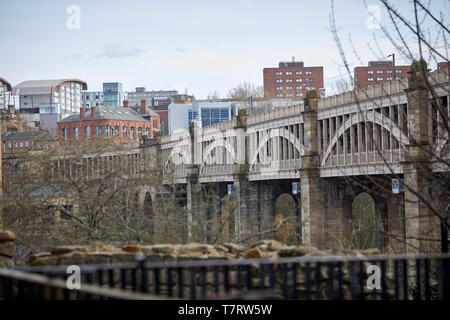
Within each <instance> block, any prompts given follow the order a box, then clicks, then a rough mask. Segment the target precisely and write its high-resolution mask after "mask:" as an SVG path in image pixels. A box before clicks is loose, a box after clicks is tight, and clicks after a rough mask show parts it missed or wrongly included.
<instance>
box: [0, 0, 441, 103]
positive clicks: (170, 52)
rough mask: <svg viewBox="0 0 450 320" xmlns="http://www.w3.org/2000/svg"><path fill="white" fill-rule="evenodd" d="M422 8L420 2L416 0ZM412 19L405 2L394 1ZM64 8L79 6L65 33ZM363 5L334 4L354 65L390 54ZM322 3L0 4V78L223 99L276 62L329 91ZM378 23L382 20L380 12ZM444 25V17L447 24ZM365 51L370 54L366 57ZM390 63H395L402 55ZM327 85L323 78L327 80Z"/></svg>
mask: <svg viewBox="0 0 450 320" xmlns="http://www.w3.org/2000/svg"><path fill="white" fill-rule="evenodd" d="M423 2H424V3H427V2H428V1H425V0H423ZM394 3H395V4H396V6H397V8H398V9H399V10H401V11H403V12H406V13H410V12H411V9H410V8H411V4H410V1H409V0H400V1H394ZM70 5H76V6H78V7H79V8H80V28H79V29H77V28H72V29H70V28H68V27H67V22H68V19H70V21H69V22H71V23H72V24H71V26H72V27H73V26H74V24H73V21H75V20H73V19H71V18H73V13H67V9H68V7H69V6H70ZM366 5H367V6H371V5H379V6H380V8H381V5H380V3H379V1H376V0H367V1H366V3H365V2H364V1H361V0H351V1H350V0H338V1H336V3H335V11H336V21H337V25H338V26H340V35H341V36H342V38H343V39H342V40H343V41H344V43H345V46H346V49H347V50H348V53H349V59H350V62H351V63H352V64H353V66H356V65H359V62H358V60H357V59H356V58H354V55H353V54H351V49H350V46H349V44H348V34H349V33H350V34H351V36H352V40H353V44H354V46H355V48H356V50H357V51H358V54H359V56H360V58H361V60H362V61H363V62H364V63H365V64H367V62H368V61H369V60H377V58H380V57H381V54H379V53H378V52H379V51H378V49H377V48H376V45H375V42H374V40H373V35H375V36H376V37H377V39H378V41H379V46H380V49H381V50H382V51H383V53H386V54H390V53H392V52H393V49H392V45H390V44H389V42H388V41H387V40H386V39H385V37H384V36H383V34H382V32H381V31H380V30H376V29H374V28H371V27H370V23H369V26H368V23H367V20H368V19H369V18H370V15H369V14H368V13H367V9H366ZM431 10H432V11H433V12H439V11H442V12H444V13H448V12H450V6H449V4H448V1H445V0H442V1H441V0H436V1H432V4H431ZM330 12H331V1H330V0H326V1H325V0H310V1H300V0H297V1H294V0H292V1H289V0H284V1H274V0H267V1H265V0H261V1H259V0H241V1H233V0H226V1H225V0H224V1H214V0H209V1H195V0H190V1H169V0H164V1H137V0H135V1H123V0H120V1H114V0H102V1H100V0H98V1H92V0H90V1H82V0H72V1H65V0H33V1H24V0H14V1H12V0H0V51H1V55H0V77H3V78H5V79H7V80H8V81H10V82H11V83H12V84H13V85H16V84H18V83H20V82H22V81H25V80H32V79H53V78H80V79H82V80H85V81H86V82H87V83H88V87H89V90H92V91H94V90H101V89H102V83H103V82H110V81H119V82H122V85H123V89H124V90H127V91H131V90H134V88H135V87H137V86H145V87H146V88H147V89H150V90H168V89H177V90H179V91H181V92H184V91H185V89H186V88H187V89H188V92H189V93H191V94H194V95H195V96H196V97H199V98H201V97H205V96H206V95H207V94H208V93H209V92H210V91H212V90H216V91H218V92H219V93H220V94H221V95H222V96H223V95H225V93H226V92H227V91H228V90H229V89H230V88H231V87H233V86H235V85H236V84H238V83H240V82H243V81H246V82H251V83H254V84H255V85H262V83H263V68H264V67H272V66H277V65H278V62H279V61H281V60H291V57H292V56H295V57H296V59H297V60H301V61H304V63H305V66H323V67H324V77H325V79H326V82H325V83H326V87H327V89H328V88H329V87H330V84H331V83H332V82H334V81H335V80H336V78H334V77H335V76H338V75H339V74H340V73H342V72H344V70H343V68H342V67H340V64H341V60H340V57H339V54H338V51H337V49H336V45H335V43H334V41H333V38H332V35H331V32H330V30H329V29H330V23H329V15H330ZM380 12H381V14H380V18H381V23H382V24H383V25H384V24H385V23H387V22H388V21H387V20H388V17H387V14H386V13H385V12H384V10H381V11H380ZM446 21H447V25H448V18H446ZM368 43H369V44H370V46H371V47H372V48H373V51H375V53H376V54H377V55H378V56H375V55H374V53H373V52H372V50H370V49H369V46H368ZM397 64H402V61H401V57H399V61H398V62H397ZM327 79H328V80H327Z"/></svg>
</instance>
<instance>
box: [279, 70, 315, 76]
mask: <svg viewBox="0 0 450 320" xmlns="http://www.w3.org/2000/svg"><path fill="white" fill-rule="evenodd" d="M285 74H286V75H287V76H292V71H286V72H285ZM295 74H296V75H302V74H303V73H302V71H296V72H295ZM305 74H312V71H305ZM275 75H277V76H282V75H283V72H282V71H278V72H276V73H275Z"/></svg>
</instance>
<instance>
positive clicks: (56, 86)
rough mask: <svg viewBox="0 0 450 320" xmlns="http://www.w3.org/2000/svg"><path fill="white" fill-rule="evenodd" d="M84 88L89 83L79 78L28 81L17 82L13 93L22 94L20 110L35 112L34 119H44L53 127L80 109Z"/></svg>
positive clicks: (19, 95) (48, 126) (50, 127)
mask: <svg viewBox="0 0 450 320" xmlns="http://www.w3.org/2000/svg"><path fill="white" fill-rule="evenodd" d="M82 90H87V84H86V82H84V81H82V80H79V79H56V80H28V81H24V82H21V83H19V84H18V85H16V86H15V87H14V88H13V94H14V95H17V96H18V97H19V106H18V109H19V112H20V113H26V114H30V115H31V114H32V115H34V116H33V117H32V118H33V121H39V122H40V121H41V118H42V120H44V122H45V123H46V125H45V126H46V128H47V129H50V130H54V129H55V128H56V122H57V121H60V120H62V119H64V118H65V117H66V116H68V115H71V114H74V113H78V112H79V111H80V108H81V106H82V100H81V92H82ZM16 108H17V106H16ZM36 118H38V119H36Z"/></svg>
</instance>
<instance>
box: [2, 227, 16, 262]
mask: <svg viewBox="0 0 450 320" xmlns="http://www.w3.org/2000/svg"><path fill="white" fill-rule="evenodd" d="M14 240H16V236H15V235H14V233H12V232H11V231H0V268H14V262H13V260H12V258H13V257H14V255H15V253H16V246H15V245H14Z"/></svg>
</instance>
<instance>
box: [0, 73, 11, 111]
mask: <svg viewBox="0 0 450 320" xmlns="http://www.w3.org/2000/svg"><path fill="white" fill-rule="evenodd" d="M9 100H11V84H10V83H9V82H8V81H6V80H5V79H3V78H1V77H0V109H5V110H7V109H8V104H14V102H13V101H9Z"/></svg>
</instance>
